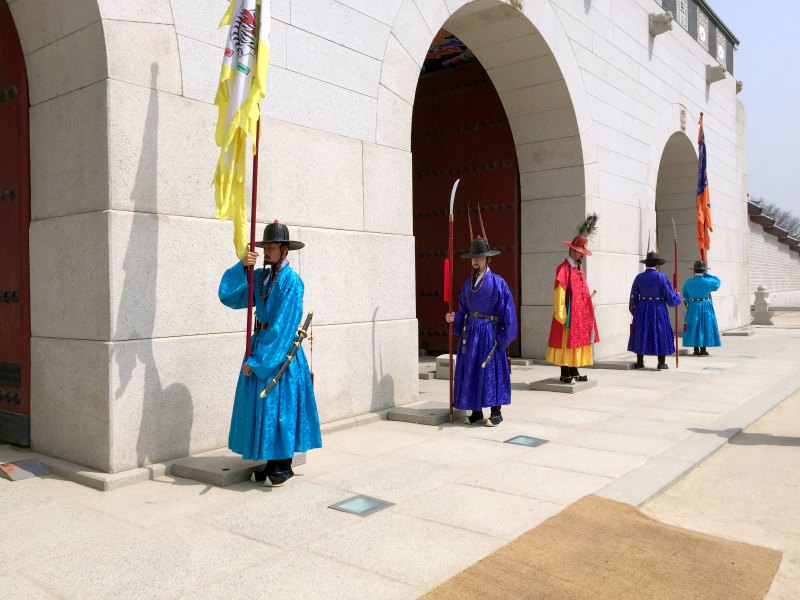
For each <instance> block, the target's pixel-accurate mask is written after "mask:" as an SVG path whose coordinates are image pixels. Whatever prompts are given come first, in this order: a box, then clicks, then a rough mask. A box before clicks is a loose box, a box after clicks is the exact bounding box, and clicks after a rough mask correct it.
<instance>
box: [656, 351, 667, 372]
mask: <svg viewBox="0 0 800 600" xmlns="http://www.w3.org/2000/svg"><path fill="white" fill-rule="evenodd" d="M666 360H667V357H666V356H665V355H663V354H659V355H658V365H657V366H656V369H658V370H659V371H664V370H666V369H669V367H668V366H667V363H666Z"/></svg>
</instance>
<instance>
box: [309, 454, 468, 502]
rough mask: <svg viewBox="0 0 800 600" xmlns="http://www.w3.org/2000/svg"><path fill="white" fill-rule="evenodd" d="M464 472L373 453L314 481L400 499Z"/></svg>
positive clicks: (341, 488) (441, 483)
mask: <svg viewBox="0 0 800 600" xmlns="http://www.w3.org/2000/svg"><path fill="white" fill-rule="evenodd" d="M466 473H467V471H465V470H464V469H459V468H456V467H448V466H445V465H437V464H434V463H430V462H422V461H419V460H411V459H408V458H403V457H400V456H394V455H383V456H376V457H373V458H370V459H367V460H365V461H363V462H360V463H358V464H355V465H353V466H351V467H348V468H346V469H343V470H341V471H339V472H338V473H333V474H331V475H326V476H324V477H318V478H317V479H316V480H315V481H314V483H315V484H318V485H324V486H328V487H331V488H336V489H339V490H342V496H341V497H340V498H339V500H345V499H346V498H347V494H348V493H352V494H366V495H367V496H374V497H375V498H380V499H381V500H388V501H389V502H399V501H401V500H404V499H405V498H408V497H410V496H413V495H415V494H420V493H422V492H427V491H428V490H431V489H433V488H435V487H438V486H440V485H444V484H446V483H450V482H453V481H456V480H457V479H459V478H461V477H463V476H464V475H465V474H466Z"/></svg>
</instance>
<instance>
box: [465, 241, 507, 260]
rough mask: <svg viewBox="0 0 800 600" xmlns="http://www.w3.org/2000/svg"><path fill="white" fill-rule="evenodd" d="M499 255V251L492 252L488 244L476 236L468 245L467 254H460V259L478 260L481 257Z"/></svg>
mask: <svg viewBox="0 0 800 600" xmlns="http://www.w3.org/2000/svg"><path fill="white" fill-rule="evenodd" d="M498 254H500V250H492V249H491V248H489V242H487V241H486V240H485V239H483V238H482V237H481V236H478V237H477V238H475V239H474V240H472V243H471V244H470V245H469V252H467V253H466V254H462V255H461V258H480V257H482V256H485V257H487V258H488V257H490V256H497V255H498Z"/></svg>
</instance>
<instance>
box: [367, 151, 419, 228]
mask: <svg viewBox="0 0 800 600" xmlns="http://www.w3.org/2000/svg"><path fill="white" fill-rule="evenodd" d="M363 153H364V158H363V160H364V229H365V230H367V231H375V232H380V233H396V234H400V235H413V225H414V224H413V219H412V212H413V211H412V203H413V193H412V178H411V153H409V152H406V151H404V150H398V149H396V148H391V147H389V146H378V145H376V144H367V143H364V145H363Z"/></svg>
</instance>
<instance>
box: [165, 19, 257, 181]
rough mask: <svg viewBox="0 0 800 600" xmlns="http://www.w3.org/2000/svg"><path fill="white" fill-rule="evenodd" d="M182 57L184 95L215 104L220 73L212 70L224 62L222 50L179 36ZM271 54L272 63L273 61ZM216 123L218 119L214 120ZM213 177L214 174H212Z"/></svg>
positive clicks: (179, 48) (179, 49)
mask: <svg viewBox="0 0 800 600" xmlns="http://www.w3.org/2000/svg"><path fill="white" fill-rule="evenodd" d="M177 38H178V51H179V52H180V55H181V81H182V82H183V95H184V96H185V97H186V98H191V99H192V100H200V101H201V102H205V103H206V104H213V103H214V98H215V97H216V95H217V85H218V83H219V72H218V70H215V69H210V68H209V65H212V64H214V62H215V61H219V62H220V63H221V62H222V59H221V58H220V57H221V56H222V50H221V49H220V48H218V47H217V46H212V45H211V44H207V43H205V42H201V41H198V40H196V39H194V38H190V37H186V36H184V35H179V36H177ZM272 56H273V55H272V53H270V61H271V60H272ZM214 121H215V123H216V118H215V119H214ZM212 175H213V173H212Z"/></svg>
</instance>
